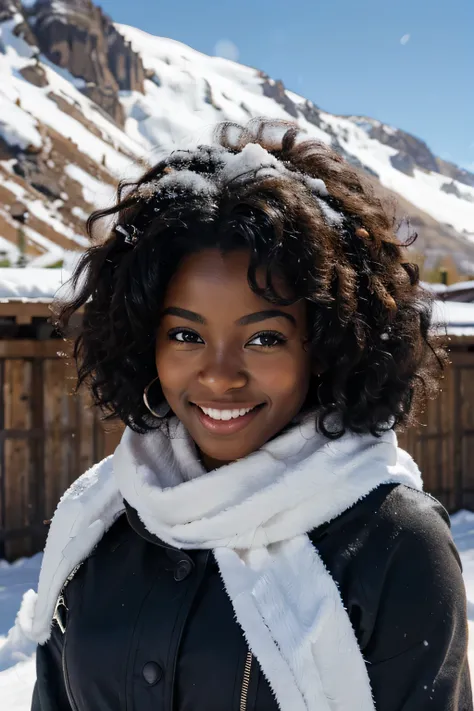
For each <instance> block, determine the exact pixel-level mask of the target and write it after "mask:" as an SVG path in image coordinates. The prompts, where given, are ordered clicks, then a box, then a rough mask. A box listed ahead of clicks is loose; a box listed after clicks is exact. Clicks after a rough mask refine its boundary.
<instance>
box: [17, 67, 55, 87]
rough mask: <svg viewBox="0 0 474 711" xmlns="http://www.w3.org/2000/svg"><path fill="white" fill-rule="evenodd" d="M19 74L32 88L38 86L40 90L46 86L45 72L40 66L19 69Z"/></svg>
mask: <svg viewBox="0 0 474 711" xmlns="http://www.w3.org/2000/svg"><path fill="white" fill-rule="evenodd" d="M20 74H21V76H22V77H23V79H26V81H29V82H30V84H34V86H39V87H41V88H43V87H45V86H48V80H47V79H46V72H45V71H44V69H43V67H42V66H41V64H29V65H28V66H27V67H23V68H22V69H20Z"/></svg>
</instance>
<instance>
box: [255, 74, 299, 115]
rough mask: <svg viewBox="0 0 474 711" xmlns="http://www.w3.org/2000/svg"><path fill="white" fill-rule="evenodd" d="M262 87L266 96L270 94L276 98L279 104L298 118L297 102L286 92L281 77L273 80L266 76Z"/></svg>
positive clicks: (272, 97) (271, 97) (270, 96)
mask: <svg viewBox="0 0 474 711" xmlns="http://www.w3.org/2000/svg"><path fill="white" fill-rule="evenodd" d="M262 88H263V93H264V95H265V96H268V97H269V98H270V99H274V101H276V102H277V104H280V105H281V106H283V108H284V109H285V111H286V113H287V114H290V116H293V117H294V118H298V111H297V109H296V106H295V103H294V102H293V101H292V100H291V99H290V97H289V96H288V94H287V93H286V89H285V85H284V84H283V82H282V81H281V80H280V79H278V80H277V81H273V80H272V79H269V78H268V77H264V80H263V83H262Z"/></svg>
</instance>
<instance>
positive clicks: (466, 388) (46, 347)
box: [0, 339, 474, 560]
mask: <svg viewBox="0 0 474 711" xmlns="http://www.w3.org/2000/svg"><path fill="white" fill-rule="evenodd" d="M62 346H63V343H62V341H60V340H54V339H50V340H44V341H38V340H0V559H1V558H2V557H6V558H8V559H10V560H13V559H15V558H17V557H19V556H23V555H30V554H32V553H35V552H37V551H38V550H41V548H42V547H43V545H44V541H45V536H46V531H47V526H46V525H45V523H44V521H46V520H48V519H49V518H50V517H51V515H52V514H53V512H54V509H55V507H56V504H57V502H58V500H59V498H60V497H61V495H62V493H63V492H64V490H65V489H66V488H67V487H68V485H69V484H70V483H71V482H72V481H73V480H74V479H76V478H77V477H78V476H79V475H80V474H82V473H83V472H84V471H85V470H86V469H87V468H88V467H89V466H91V465H92V464H93V463H94V462H96V461H98V460H100V459H101V458H102V457H104V456H106V455H107V454H109V453H111V452H112V451H113V450H114V449H115V446H116V444H117V443H118V440H119V437H120V433H121V432H120V429H121V428H118V427H117V426H115V427H114V426H113V425H109V426H108V427H109V428H110V431H108V432H106V431H104V426H103V425H102V423H101V422H100V421H99V418H98V416H97V413H95V412H94V410H93V409H91V408H90V406H89V404H88V401H87V398H86V396H85V395H79V396H73V395H72V394H71V392H72V390H73V383H74V373H73V372H72V370H70V366H68V364H67V361H66V360H65V359H63V358H60V357H59V356H58V351H59V350H61V347H62ZM473 349H474V339H470V340H469V339H462V340H461V339H458V340H456V339H454V342H453V350H452V353H451V359H452V366H451V367H450V368H449V370H448V372H447V375H446V378H445V380H444V381H443V389H442V392H441V393H440V396H439V397H438V399H437V400H435V401H433V402H432V403H430V406H429V408H428V411H427V413H426V419H425V425H424V426H423V427H421V428H419V429H417V430H411V431H409V432H407V433H404V434H401V435H400V437H399V439H400V444H401V446H403V447H405V448H406V449H408V450H409V451H410V453H411V454H412V455H413V456H414V458H415V460H416V461H417V462H418V464H419V466H420V468H421V470H422V472H423V477H424V481H425V488H426V490H427V491H429V492H430V493H432V494H433V495H434V496H436V497H437V498H439V499H440V501H441V502H442V503H443V504H444V505H445V506H446V507H447V508H448V510H449V511H454V510H457V509H459V508H469V509H473V510H474V350H473Z"/></svg>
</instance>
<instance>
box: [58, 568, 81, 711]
mask: <svg viewBox="0 0 474 711" xmlns="http://www.w3.org/2000/svg"><path fill="white" fill-rule="evenodd" d="M81 565H82V563H80V564H79V565H76V567H75V568H74V569H73V570H72V571H71V573H70V574H69V575H68V577H67V578H66V580H65V582H64V585H63V587H62V588H61V592H60V594H59V597H58V599H57V601H56V607H55V608H54V615H53V620H55V622H56V624H57V625H58V627H59V629H60V630H61V634H62V635H63V648H62V651H61V665H62V670H63V679H64V687H65V689H66V696H67V699H68V701H69V706H70V707H71V709H72V711H78V709H77V706H76V702H75V701H74V698H73V696H72V691H71V687H70V685H69V674H68V671H67V666H66V654H65V652H66V639H67V630H66V626H67V624H66V623H67V620H66V613H67V611H68V607H67V605H66V599H65V597H64V590H65V589H66V586H67V585H68V583H70V582H71V580H72V579H73V577H74V576H75V574H76V573H77V571H78V570H79V568H80V566H81ZM61 608H64V610H65V613H64V621H63V619H62V617H61V612H60V610H61Z"/></svg>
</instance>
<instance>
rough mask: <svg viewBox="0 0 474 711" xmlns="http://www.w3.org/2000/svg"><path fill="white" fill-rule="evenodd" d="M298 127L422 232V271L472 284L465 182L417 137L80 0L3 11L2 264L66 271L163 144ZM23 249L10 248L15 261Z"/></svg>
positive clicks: (44, 0) (11, 3)
mask: <svg viewBox="0 0 474 711" xmlns="http://www.w3.org/2000/svg"><path fill="white" fill-rule="evenodd" d="M262 115H266V116H272V117H274V118H284V119H289V120H293V121H297V122H298V124H299V125H300V126H301V127H302V128H303V129H304V130H305V131H306V132H307V133H308V135H310V136H314V137H315V138H318V139H320V140H322V141H325V142H327V143H330V144H331V145H333V146H334V147H335V148H336V149H337V150H338V151H339V152H340V153H342V154H343V155H344V156H345V157H346V158H347V159H348V160H350V161H351V162H352V163H353V164H355V165H356V166H358V167H359V168H360V169H361V170H363V171H365V172H366V173H367V174H368V175H369V176H371V179H372V180H373V182H374V185H375V186H376V187H377V189H378V190H380V191H381V192H382V193H384V194H388V195H390V196H395V197H396V199H397V202H398V210H399V214H400V216H407V217H409V218H410V221H411V225H412V226H413V227H414V228H415V229H416V230H417V231H418V232H419V234H420V239H419V241H418V242H417V250H418V251H421V252H423V253H424V255H425V256H426V266H427V267H430V266H432V265H434V264H435V263H436V261H437V260H438V259H439V257H440V256H443V255H446V254H449V255H451V257H452V258H453V259H454V260H455V261H456V263H457V265H458V268H459V270H460V272H461V273H463V274H466V275H467V274H473V273H474V175H473V174H471V173H469V172H468V171H466V170H463V169H460V168H458V167H457V166H455V165H453V164H450V163H447V162H445V161H442V160H441V159H439V158H437V157H436V156H435V155H433V153H432V152H431V151H430V149H429V148H428V146H427V145H426V144H425V143H424V142H423V141H421V140H420V139H418V138H415V137H414V136H411V135H409V134H407V133H405V132H403V131H400V130H398V129H396V128H393V127H391V126H387V125H385V124H383V123H380V122H379V121H375V120H374V119H370V118H367V117H361V116H345V117H342V116H335V115H332V114H330V113H327V112H325V111H323V110H321V109H320V108H318V107H317V106H315V105H314V104H313V103H312V102H310V101H308V100H306V99H305V98H303V97H301V96H298V95H297V94H295V93H294V92H291V91H289V90H287V89H286V88H285V87H284V85H283V84H282V82H281V81H275V80H273V79H272V78H270V77H269V76H267V75H266V74H264V73H263V72H261V71H258V70H256V69H252V68H249V67H244V66H242V65H239V64H236V63H234V62H230V61H228V60H225V59H220V58H217V57H208V56H206V55H203V54H201V53H199V52H196V51H195V50H192V49H190V48H189V47H187V46H185V45H183V44H180V43H179V42H175V41H173V40H169V39H164V38H160V37H153V36H151V35H148V34H146V33H145V32H142V31H140V30H138V29H135V28H132V27H127V26H123V25H115V24H114V23H113V22H112V20H111V19H110V18H108V17H107V16H105V15H104V14H103V13H102V11H101V10H100V8H98V7H96V6H95V5H93V3H92V2H91V1H90V0H23V1H21V0H0V264H9V263H10V264H16V263H17V261H18V259H19V256H20V251H21V252H24V256H23V261H26V263H27V264H28V265H31V266H52V265H56V264H61V263H63V261H64V260H66V261H67V260H68V259H69V257H70V256H71V255H73V254H74V253H77V252H78V251H79V250H81V249H83V248H84V246H85V245H86V244H87V240H86V238H85V232H84V225H85V220H86V217H87V215H88V213H90V212H91V211H92V210H93V209H94V208H95V207H98V206H100V207H103V206H106V205H108V204H109V203H110V201H111V200H112V199H113V189H114V186H115V185H116V183H117V180H118V179H120V178H124V177H130V176H134V175H136V174H137V172H139V171H141V170H142V168H143V166H144V165H146V164H147V163H149V162H152V161H154V160H156V158H157V156H158V154H159V152H160V150H163V149H167V148H169V147H171V146H172V145H177V144H179V145H183V144H184V145H185V144H186V143H191V142H195V141H196V140H199V141H205V140H207V139H208V138H209V135H210V131H211V129H212V127H213V125H214V124H215V123H216V122H217V121H222V120H233V121H238V122H239V123H245V122H246V121H248V120H249V118H251V117H254V116H262ZM19 248H20V249H19Z"/></svg>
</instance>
